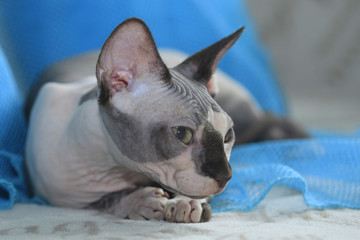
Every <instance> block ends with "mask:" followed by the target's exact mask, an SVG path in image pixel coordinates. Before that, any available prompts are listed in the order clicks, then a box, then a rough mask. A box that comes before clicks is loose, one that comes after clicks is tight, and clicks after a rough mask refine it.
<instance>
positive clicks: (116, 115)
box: [100, 105, 186, 162]
mask: <svg viewBox="0 0 360 240" xmlns="http://www.w3.org/2000/svg"><path fill="white" fill-rule="evenodd" d="M100 112H101V116H102V119H103V121H104V125H105V127H106V129H107V131H108V133H109V135H110V136H111V138H112V140H113V141H114V143H115V144H116V146H117V147H118V148H119V150H120V151H121V153H122V154H123V155H125V156H126V157H128V158H130V159H132V160H133V161H136V162H158V161H164V160H168V159H170V158H173V157H176V156H177V155H179V154H181V153H182V152H183V151H184V150H185V149H186V146H184V145H183V144H181V143H180V142H179V141H178V140H177V139H176V137H175V135H174V134H173V133H172V132H171V129H170V127H169V126H168V124H167V123H165V122H162V121H160V122H158V123H146V124H145V123H143V122H141V121H139V120H138V119H136V118H135V117H133V116H131V115H129V114H126V113H122V112H120V111H118V110H114V109H112V110H109V109H107V108H105V107H103V106H101V105H100Z"/></svg>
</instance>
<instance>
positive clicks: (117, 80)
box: [110, 68, 133, 96]
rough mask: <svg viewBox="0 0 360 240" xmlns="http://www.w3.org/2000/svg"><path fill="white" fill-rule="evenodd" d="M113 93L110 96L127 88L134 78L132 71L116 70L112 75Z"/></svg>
mask: <svg viewBox="0 0 360 240" xmlns="http://www.w3.org/2000/svg"><path fill="white" fill-rule="evenodd" d="M110 77H111V91H110V96H113V95H114V94H115V93H117V92H120V91H121V90H122V89H124V88H127V86H128V85H129V81H130V80H131V79H132V78H133V74H132V72H131V71H127V70H122V69H119V68H115V69H114V70H113V71H112V73H111V76H110Z"/></svg>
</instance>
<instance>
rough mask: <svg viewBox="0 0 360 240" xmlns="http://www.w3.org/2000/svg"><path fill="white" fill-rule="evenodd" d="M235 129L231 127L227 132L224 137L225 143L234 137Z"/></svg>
mask: <svg viewBox="0 0 360 240" xmlns="http://www.w3.org/2000/svg"><path fill="white" fill-rule="evenodd" d="M233 135H234V134H233V130H232V128H230V129H229V131H228V132H227V133H226V135H225V138H224V143H228V142H230V141H231V140H232V139H233Z"/></svg>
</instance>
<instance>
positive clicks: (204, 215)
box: [165, 196, 211, 223]
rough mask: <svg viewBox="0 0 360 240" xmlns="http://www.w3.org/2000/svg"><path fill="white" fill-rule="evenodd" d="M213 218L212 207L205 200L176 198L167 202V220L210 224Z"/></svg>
mask: <svg viewBox="0 0 360 240" xmlns="http://www.w3.org/2000/svg"><path fill="white" fill-rule="evenodd" d="M210 218H211V207H210V205H209V204H208V203H207V202H206V200H205V199H191V198H188V197H185V196H176V197H175V198H173V199H170V200H168V201H167V202H166V205H165V219H166V220H167V221H169V222H177V223H199V222H208V221H209V220H210Z"/></svg>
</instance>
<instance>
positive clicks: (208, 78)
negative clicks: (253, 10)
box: [174, 27, 245, 95]
mask: <svg viewBox="0 0 360 240" xmlns="http://www.w3.org/2000/svg"><path fill="white" fill-rule="evenodd" d="M244 29H245V27H242V28H240V29H239V30H237V31H235V32H234V33H232V34H230V35H229V36H227V37H225V38H223V39H221V40H219V41H218V42H216V43H214V44H212V45H210V46H209V47H207V48H204V49H203V50H201V51H199V52H197V53H195V54H193V55H192V56H190V57H188V58H187V59H185V61H183V62H182V63H180V64H179V65H178V66H176V67H175V68H174V69H175V70H177V71H178V72H180V73H181V74H182V75H184V76H185V77H187V78H189V79H193V80H196V81H198V82H201V83H203V84H205V85H206V86H207V89H208V91H209V93H210V95H215V94H216V92H217V84H216V81H215V79H214V78H213V77H212V76H213V74H214V72H215V70H216V68H217V66H218V64H219V62H220V60H221V58H222V57H223V56H224V54H225V53H226V52H227V50H229V49H230V48H231V46H232V45H234V43H235V42H236V41H237V40H238V39H239V37H240V35H241V34H242V32H243V31H244Z"/></svg>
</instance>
